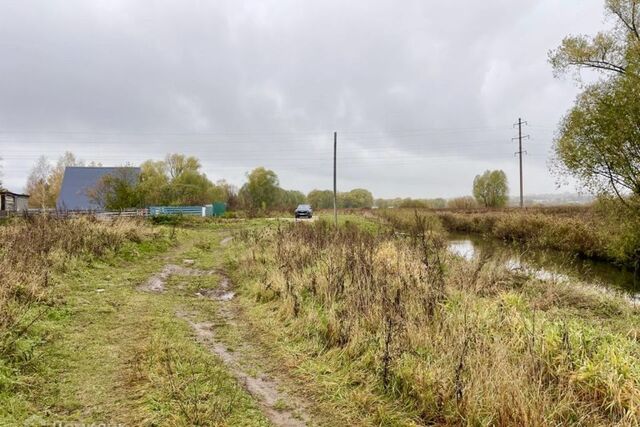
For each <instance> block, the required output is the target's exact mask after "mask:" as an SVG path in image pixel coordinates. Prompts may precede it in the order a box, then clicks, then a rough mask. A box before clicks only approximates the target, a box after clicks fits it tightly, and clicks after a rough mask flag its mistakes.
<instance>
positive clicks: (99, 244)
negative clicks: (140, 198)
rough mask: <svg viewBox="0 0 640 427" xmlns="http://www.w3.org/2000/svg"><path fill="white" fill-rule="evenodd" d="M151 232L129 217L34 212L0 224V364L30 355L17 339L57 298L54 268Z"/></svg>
mask: <svg viewBox="0 0 640 427" xmlns="http://www.w3.org/2000/svg"><path fill="white" fill-rule="evenodd" d="M153 234H154V232H153V230H152V229H151V228H150V227H148V226H146V225H145V224H144V223H143V222H140V221H135V220H132V219H120V220H115V221H109V222H104V221H98V220H96V219H94V218H90V217H81V218H74V219H58V218H49V217H43V216H35V217H26V218H14V219H12V220H11V221H9V222H8V223H6V224H4V225H3V226H0V242H1V244H0V313H1V316H0V368H2V367H5V368H6V367H7V366H13V365H14V364H15V363H16V362H18V361H19V360H18V359H25V358H27V359H28V358H29V357H30V356H29V355H25V354H24V345H23V344H22V343H21V340H22V339H23V338H25V337H26V336H28V335H29V334H30V331H31V329H32V328H33V327H34V325H35V324H36V323H37V322H38V321H39V320H41V319H42V318H43V317H45V316H46V315H47V313H48V312H49V311H50V310H51V308H52V307H53V306H55V304H56V301H57V299H58V298H60V297H61V295H59V294H57V293H56V292H55V285H56V282H57V280H58V276H59V273H61V272H63V271H65V270H67V269H69V268H71V267H72V266H73V265H74V262H76V261H77V260H80V259H84V260H89V259H93V258H97V257H102V256H105V255H107V254H111V253H115V252H117V251H119V250H120V249H122V248H123V246H125V245H126V244H127V243H131V242H141V241H142V240H143V239H147V238H150V237H151V236H152V235H153ZM0 377H2V376H1V375H0ZM2 378H5V377H2ZM2 378H0V391H1V390H2V388H3V385H4V384H3V382H2V381H1V380H2Z"/></svg>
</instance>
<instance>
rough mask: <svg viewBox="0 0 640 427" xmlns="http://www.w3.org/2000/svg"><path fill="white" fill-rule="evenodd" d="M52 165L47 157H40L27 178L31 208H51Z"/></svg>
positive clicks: (27, 190)
mask: <svg viewBox="0 0 640 427" xmlns="http://www.w3.org/2000/svg"><path fill="white" fill-rule="evenodd" d="M51 171H52V168H51V164H50V163H49V160H47V158H46V157H45V156H40V158H39V159H38V161H37V163H36V164H35V165H34V166H33V168H32V169H31V172H30V173H29V177H28V178H27V185H26V192H27V193H28V194H29V196H30V197H29V206H30V207H33V208H40V209H45V208H47V207H49V206H50V201H51V199H52V196H51V185H50V176H51Z"/></svg>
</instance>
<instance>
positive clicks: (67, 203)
mask: <svg viewBox="0 0 640 427" xmlns="http://www.w3.org/2000/svg"><path fill="white" fill-rule="evenodd" d="M106 175H118V176H126V177H127V179H131V180H132V181H137V179H138V177H139V176H140V168H138V167H94V166H88V167H85V166H68V167H66V168H65V170H64V176H63V178H62V187H61V188H60V194H59V195H58V200H57V201H56V207H57V209H59V210H74V211H75V210H83V211H101V210H104V206H100V204H99V202H97V201H96V200H94V199H93V198H92V197H91V196H90V195H91V191H92V190H93V189H95V188H96V187H97V185H98V184H99V183H100V180H101V179H102V178H103V177H104V176H106Z"/></svg>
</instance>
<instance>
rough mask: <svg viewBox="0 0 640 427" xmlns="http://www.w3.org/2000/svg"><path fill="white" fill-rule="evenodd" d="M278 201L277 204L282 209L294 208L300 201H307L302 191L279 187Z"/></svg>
mask: <svg viewBox="0 0 640 427" xmlns="http://www.w3.org/2000/svg"><path fill="white" fill-rule="evenodd" d="M278 199H279V202H278V205H279V206H280V208H282V209H287V210H288V209H294V208H295V207H296V206H298V205H299V204H301V203H305V202H306V201H307V197H306V196H305V195H304V193H302V192H300V191H296V190H283V189H280V194H279V196H278Z"/></svg>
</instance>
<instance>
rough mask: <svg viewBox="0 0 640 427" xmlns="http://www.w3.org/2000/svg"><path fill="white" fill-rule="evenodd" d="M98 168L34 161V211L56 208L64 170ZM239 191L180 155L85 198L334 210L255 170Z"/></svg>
mask: <svg viewBox="0 0 640 427" xmlns="http://www.w3.org/2000/svg"><path fill="white" fill-rule="evenodd" d="M72 166H102V165H101V164H99V163H95V162H91V163H87V162H85V161H83V160H80V159H78V158H77V157H76V156H75V155H74V154H73V153H70V152H67V153H65V154H64V155H62V156H61V157H60V158H59V159H58V160H57V162H55V164H52V163H51V162H50V161H49V160H48V159H47V158H46V157H44V156H42V157H40V158H39V159H38V161H37V162H36V164H35V165H34V167H33V168H32V170H31V172H30V174H29V177H28V179H27V184H26V188H25V191H26V192H27V193H28V194H30V196H31V197H30V199H29V204H30V206H31V207H33V208H41V209H46V208H55V207H56V201H57V199H58V195H59V194H60V189H61V187H62V179H63V176H64V170H65V168H66V167H72ZM246 178H247V180H246V182H245V183H244V184H243V185H242V186H241V187H240V188H237V187H236V186H234V185H232V184H230V183H228V182H227V181H225V180H219V181H216V182H213V181H211V180H210V179H209V178H208V177H207V176H206V174H205V173H204V172H203V171H202V165H201V163H200V161H199V160H198V159H197V158H196V157H193V156H186V155H184V154H177V153H176V154H168V155H167V156H166V157H165V159H164V160H147V161H145V162H143V163H142V164H141V165H140V169H139V173H138V171H137V169H134V168H132V167H131V165H125V166H123V167H120V168H116V170H115V172H114V173H111V174H107V175H104V176H103V177H102V178H101V179H100V180H99V181H98V183H97V184H96V185H95V186H94V187H92V188H89V189H87V190H86V191H87V194H86V195H87V196H88V197H89V199H90V200H92V201H93V202H95V203H96V204H98V205H100V206H103V207H104V208H105V209H109V210H120V209H126V208H136V207H145V206H188V205H194V206H195V205H197V206H201V205H205V204H211V203H213V202H224V203H226V204H227V205H228V207H229V209H232V210H234V209H242V210H251V211H260V210H262V211H264V210H274V209H287V210H288V209H293V208H295V207H296V206H297V205H299V204H302V203H310V204H311V205H312V206H313V207H314V208H317V209H322V208H331V207H333V192H332V191H330V190H313V191H311V192H310V193H309V194H307V195H305V194H304V193H302V192H301V191H297V190H286V189H283V188H282V187H281V186H280V181H279V178H278V175H277V174H276V173H275V172H274V171H272V170H269V169H266V168H264V167H257V168H255V169H253V170H252V171H251V172H249V173H247V175H246ZM337 201H338V207H340V208H371V207H372V206H373V195H372V194H371V192H370V191H368V190H365V189H362V188H358V189H354V190H351V191H348V192H343V193H338V196H337Z"/></svg>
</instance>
